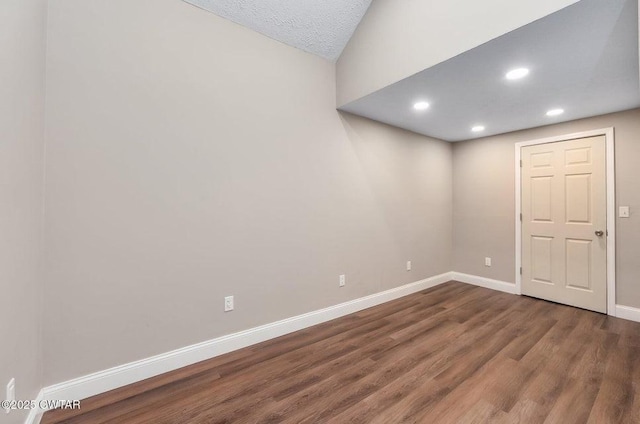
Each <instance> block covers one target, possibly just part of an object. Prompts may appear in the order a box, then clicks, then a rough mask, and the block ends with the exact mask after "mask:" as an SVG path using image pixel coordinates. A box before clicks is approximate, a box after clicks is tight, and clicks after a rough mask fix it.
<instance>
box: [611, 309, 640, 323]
mask: <svg viewBox="0 0 640 424" xmlns="http://www.w3.org/2000/svg"><path fill="white" fill-rule="evenodd" d="M616 317H617V318H622V319H626V320H629V321H636V322H640V309H639V308H634V307H632V306H623V305H616Z"/></svg>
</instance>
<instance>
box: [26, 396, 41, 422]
mask: <svg viewBox="0 0 640 424" xmlns="http://www.w3.org/2000/svg"><path fill="white" fill-rule="evenodd" d="M42 400H44V390H40V393H38V396H37V397H36V408H34V409H32V410H30V411H29V415H27V419H26V420H25V422H24V424H40V420H41V419H42V414H43V412H44V411H43V410H42V409H41V408H40V407H39V405H40V402H41V401H42Z"/></svg>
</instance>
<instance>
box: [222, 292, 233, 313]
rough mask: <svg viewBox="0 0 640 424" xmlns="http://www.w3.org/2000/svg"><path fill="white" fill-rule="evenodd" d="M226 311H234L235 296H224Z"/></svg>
mask: <svg viewBox="0 0 640 424" xmlns="http://www.w3.org/2000/svg"><path fill="white" fill-rule="evenodd" d="M224 311H225V312H231V311H233V296H227V297H225V298H224Z"/></svg>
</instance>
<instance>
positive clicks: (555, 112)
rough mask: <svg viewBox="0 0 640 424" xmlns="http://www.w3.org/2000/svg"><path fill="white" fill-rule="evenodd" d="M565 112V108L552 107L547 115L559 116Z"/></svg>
mask: <svg viewBox="0 0 640 424" xmlns="http://www.w3.org/2000/svg"><path fill="white" fill-rule="evenodd" d="M563 113H564V109H551V110H550V111H549V112H547V116H558V115H562V114H563Z"/></svg>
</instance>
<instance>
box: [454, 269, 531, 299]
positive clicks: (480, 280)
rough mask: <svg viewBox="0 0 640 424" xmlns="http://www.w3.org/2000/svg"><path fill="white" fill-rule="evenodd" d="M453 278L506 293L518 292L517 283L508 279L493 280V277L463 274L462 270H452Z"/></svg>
mask: <svg viewBox="0 0 640 424" xmlns="http://www.w3.org/2000/svg"><path fill="white" fill-rule="evenodd" d="M451 275H452V280H455V281H460V282H461V283H467V284H473V285H474V286H480V287H484V288H487V289H492V290H498V291H501V292H505V293H511V294H518V293H517V292H516V285H515V284H512V283H507V282H506V281H499V280H492V279H491V278H485V277H478V276H477V275H469V274H463V273H461V272H452V273H451Z"/></svg>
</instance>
